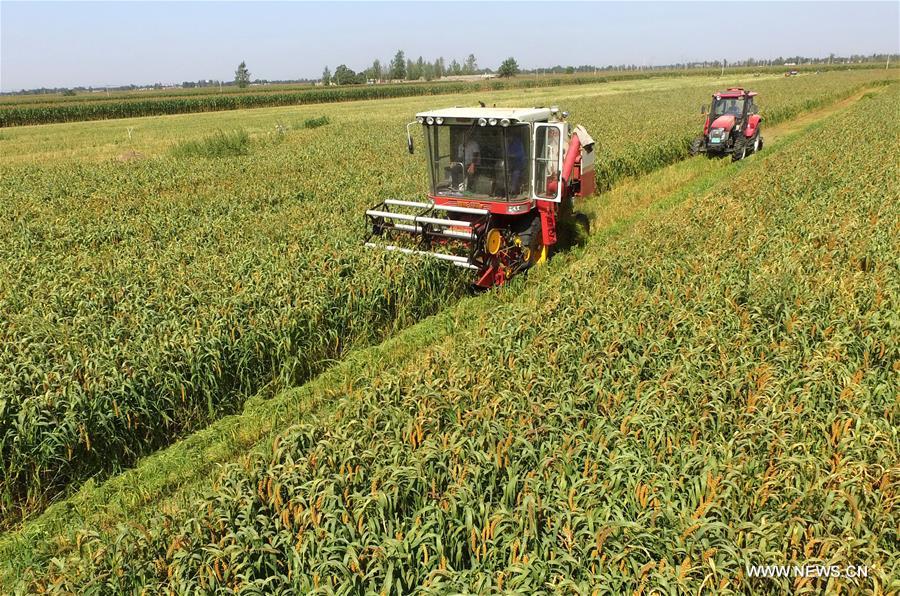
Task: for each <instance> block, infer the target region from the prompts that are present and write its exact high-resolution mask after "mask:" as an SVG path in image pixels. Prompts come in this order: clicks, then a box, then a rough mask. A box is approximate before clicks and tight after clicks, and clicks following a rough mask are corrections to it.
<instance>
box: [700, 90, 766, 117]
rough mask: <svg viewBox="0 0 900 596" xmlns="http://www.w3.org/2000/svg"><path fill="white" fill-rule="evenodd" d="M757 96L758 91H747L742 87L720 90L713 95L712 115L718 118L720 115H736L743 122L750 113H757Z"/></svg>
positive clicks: (710, 112)
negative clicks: (755, 102)
mask: <svg viewBox="0 0 900 596" xmlns="http://www.w3.org/2000/svg"><path fill="white" fill-rule="evenodd" d="M755 96H756V93H754V92H752V91H751V92H745V91H744V90H743V89H742V88H740V87H736V88H731V89H728V90H727V91H720V92H719V93H716V94H715V95H713V98H712V104H710V110H709V114H710V117H711V118H713V119H717V118H719V117H720V116H734V118H735V120H736V121H738V122H743V121H744V120H746V118H747V116H748V115H751V114H754V113H756V106H755V104H754V103H753V98H754V97H755Z"/></svg>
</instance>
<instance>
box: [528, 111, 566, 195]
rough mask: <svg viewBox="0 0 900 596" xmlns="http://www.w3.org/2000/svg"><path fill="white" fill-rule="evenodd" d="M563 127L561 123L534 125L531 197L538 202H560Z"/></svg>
mask: <svg viewBox="0 0 900 596" xmlns="http://www.w3.org/2000/svg"><path fill="white" fill-rule="evenodd" d="M564 127H565V124H564V123H562V122H539V123H537V124H535V125H534V142H533V143H532V144H531V147H532V149H531V152H532V153H531V157H532V161H533V162H534V169H533V170H532V172H533V173H532V178H531V189H532V197H533V198H535V199H538V200H540V201H553V202H556V203H558V202H559V201H560V200H562V165H563V148H564V147H565V145H564V140H565V134H564V132H565V129H564Z"/></svg>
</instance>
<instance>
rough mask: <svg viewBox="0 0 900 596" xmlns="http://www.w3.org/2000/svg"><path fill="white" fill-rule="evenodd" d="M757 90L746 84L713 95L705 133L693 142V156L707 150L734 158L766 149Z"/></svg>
mask: <svg viewBox="0 0 900 596" xmlns="http://www.w3.org/2000/svg"><path fill="white" fill-rule="evenodd" d="M756 95H757V93H756V92H755V91H747V90H745V89H744V88H743V87H731V88H729V89H726V90H725V91H719V92H717V93H714V94H713V96H712V103H711V104H710V106H709V112H708V113H707V109H706V106H703V109H702V110H701V111H702V113H703V114H705V115H706V124H704V125H703V135H702V136H699V137H697V138H696V139H694V142H693V143H691V155H697V154H698V153H706V154H707V155H709V156H717V157H724V156H725V155H729V154H730V155H731V159H732V161H738V160H739V159H743V158H744V157H746V156H747V154H749V153H756V152H757V151H759V150H761V149H762V148H763V138H762V135H761V134H760V133H761V131H760V129H761V127H762V117H761V116H760V115H759V109H758V107H757V105H756V102H755V101H754V98H755V97H756Z"/></svg>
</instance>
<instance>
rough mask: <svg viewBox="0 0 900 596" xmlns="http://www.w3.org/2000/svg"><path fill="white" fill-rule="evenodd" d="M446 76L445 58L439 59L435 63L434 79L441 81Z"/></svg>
mask: <svg viewBox="0 0 900 596" xmlns="http://www.w3.org/2000/svg"><path fill="white" fill-rule="evenodd" d="M442 76H444V58H443V57H441V58H438V59H437V60H435V61H434V78H436V79H439V78H441V77H442Z"/></svg>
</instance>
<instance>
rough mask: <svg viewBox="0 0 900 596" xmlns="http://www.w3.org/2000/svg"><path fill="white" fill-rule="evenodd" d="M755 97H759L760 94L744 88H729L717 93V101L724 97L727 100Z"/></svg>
mask: <svg viewBox="0 0 900 596" xmlns="http://www.w3.org/2000/svg"><path fill="white" fill-rule="evenodd" d="M755 95H758V94H757V93H756V91H747V90H746V89H744V88H743V87H729V88H728V89H726V90H725V91H718V92H716V93H715V96H716V99H719V98H722V97H726V98H732V97H753V96H755Z"/></svg>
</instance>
